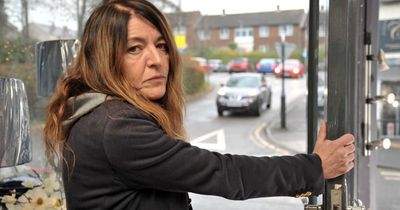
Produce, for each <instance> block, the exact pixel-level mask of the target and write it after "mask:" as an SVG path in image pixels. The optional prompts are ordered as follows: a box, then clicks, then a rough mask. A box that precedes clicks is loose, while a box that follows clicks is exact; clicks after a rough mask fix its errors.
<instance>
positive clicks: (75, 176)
mask: <svg viewBox="0 0 400 210" xmlns="http://www.w3.org/2000/svg"><path fill="white" fill-rule="evenodd" d="M181 74H182V67H181V61H180V58H179V54H178V51H177V48H176V46H175V44H174V40H173V37H172V35H171V32H170V29H169V26H168V24H167V21H166V19H165V17H164V16H163V15H162V14H161V12H160V11H158V10H157V9H156V8H155V7H154V6H153V5H152V4H151V3H149V2H148V1H146V0H117V1H110V2H109V3H106V4H104V5H101V6H100V7H98V8H97V9H96V10H94V12H93V14H92V15H91V16H90V18H89V20H88V21H87V24H86V27H85V30H84V33H83V36H82V40H81V49H80V52H79V54H78V56H77V58H76V59H75V61H74V63H73V64H72V65H71V66H70V67H69V68H68V69H67V71H66V73H65V75H63V77H62V78H61V79H60V81H59V83H58V85H57V90H56V92H55V94H54V96H53V97H52V99H51V101H50V103H49V108H48V117H47V122H46V126H45V129H44V132H45V142H46V147H47V152H48V156H49V158H50V159H53V158H54V156H57V155H59V156H60V157H61V158H62V160H64V161H63V181H64V186H65V192H66V199H67V206H68V208H69V209H149V210H159V209H171V210H181V209H182V210H184V209H185V210H187V209H191V206H190V202H189V201H190V199H189V198H188V193H187V192H195V193H200V194H208V195H218V196H223V197H225V198H228V199H236V200H241V199H248V198H254V197H263V196H276V195H290V196H295V195H297V194H301V193H305V192H312V193H313V194H320V193H321V192H322V190H323V183H324V178H333V177H336V176H338V175H341V174H343V173H345V172H347V171H349V170H350V169H351V168H352V167H353V162H352V161H353V159H354V146H353V144H352V142H353V140H352V136H351V135H349V134H347V135H344V136H342V137H341V138H340V139H338V140H337V141H329V140H325V133H326V132H325V125H322V126H321V127H322V128H321V131H320V136H319V140H318V141H317V144H316V147H315V152H314V154H310V155H305V154H303V155H296V156H283V157H251V156H239V155H230V154H226V155H222V154H219V153H214V152H209V151H207V150H203V149H200V148H197V147H194V146H191V145H190V144H189V143H187V142H185V139H186V137H185V132H184V128H183V113H182V110H183V99H182V95H183V93H182V87H181V84H182V83H181V76H182V75H181Z"/></svg>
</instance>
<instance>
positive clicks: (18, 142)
mask: <svg viewBox="0 0 400 210" xmlns="http://www.w3.org/2000/svg"><path fill="white" fill-rule="evenodd" d="M31 147H32V146H31V140H30V127H29V110H28V99H27V97H26V92H25V86H24V83H23V82H22V81H21V80H19V79H14V78H0V167H9V166H16V165H20V164H24V163H27V162H30V161H31V160H32V152H31V150H32V149H31Z"/></svg>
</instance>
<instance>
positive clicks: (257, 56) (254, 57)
mask: <svg viewBox="0 0 400 210" xmlns="http://www.w3.org/2000/svg"><path fill="white" fill-rule="evenodd" d="M244 57H247V58H248V59H249V61H250V63H252V64H253V65H255V64H257V63H258V61H260V60H261V58H278V54H277V53H276V52H275V51H268V52H261V51H252V52H248V53H246V54H245V55H244Z"/></svg>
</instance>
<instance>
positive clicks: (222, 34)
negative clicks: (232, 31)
mask: <svg viewBox="0 0 400 210" xmlns="http://www.w3.org/2000/svg"><path fill="white" fill-rule="evenodd" d="M219 38H220V39H229V28H221V29H219Z"/></svg>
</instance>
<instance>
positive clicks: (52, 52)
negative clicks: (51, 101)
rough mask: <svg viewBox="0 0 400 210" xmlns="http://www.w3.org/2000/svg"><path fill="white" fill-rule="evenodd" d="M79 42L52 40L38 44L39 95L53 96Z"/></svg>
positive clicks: (36, 53)
mask: <svg viewBox="0 0 400 210" xmlns="http://www.w3.org/2000/svg"><path fill="white" fill-rule="evenodd" d="M78 48H79V41H78V40H75V39H66V40H51V41H44V42H39V43H37V44H36V49H35V55H36V69H37V86H38V94H39V95H41V96H51V95H52V94H53V92H54V88H55V87H56V84H57V80H58V79H59V78H60V75H61V74H62V72H63V71H64V69H65V68H66V67H67V66H68V65H69V64H70V63H71V61H72V59H73V58H74V56H75V54H76V52H77V50H78Z"/></svg>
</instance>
